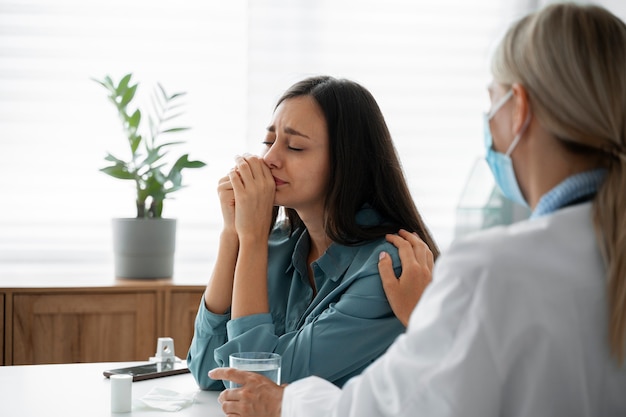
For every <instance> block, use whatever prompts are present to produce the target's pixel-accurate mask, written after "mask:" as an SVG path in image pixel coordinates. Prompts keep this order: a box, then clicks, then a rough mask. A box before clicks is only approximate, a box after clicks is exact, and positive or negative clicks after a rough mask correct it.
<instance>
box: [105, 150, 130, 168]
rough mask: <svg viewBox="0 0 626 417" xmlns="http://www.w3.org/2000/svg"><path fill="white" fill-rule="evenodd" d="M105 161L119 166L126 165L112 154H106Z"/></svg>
mask: <svg viewBox="0 0 626 417" xmlns="http://www.w3.org/2000/svg"><path fill="white" fill-rule="evenodd" d="M104 160H105V161H109V162H115V163H116V164H119V165H127V162H124V161H122V160H121V159H118V158H116V157H115V156H113V155H112V154H110V153H108V152H107V156H106V157H105V158H104Z"/></svg>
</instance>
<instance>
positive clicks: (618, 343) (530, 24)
mask: <svg viewBox="0 0 626 417" xmlns="http://www.w3.org/2000/svg"><path fill="white" fill-rule="evenodd" d="M491 69H492V73H493V76H494V79H495V80H496V81H497V82H499V83H502V84H513V83H519V84H521V85H522V86H524V88H525V89H526V91H527V93H528V98H529V101H530V106H531V108H532V109H533V110H532V111H533V115H534V117H536V118H537V120H538V121H539V122H540V123H541V125H542V126H543V127H544V128H545V129H547V130H548V131H549V132H551V133H552V134H553V135H554V137H556V138H557V139H558V140H560V141H561V142H562V143H563V144H564V145H565V149H568V150H571V151H573V152H577V153H578V154H583V155H585V156H589V158H596V159H598V157H599V156H600V159H599V160H601V161H602V162H601V164H602V165H603V166H606V168H607V169H608V173H607V176H606V179H605V181H604V183H603V184H602V186H601V187H600V190H599V191H598V194H597V195H596V197H595V198H594V201H593V222H594V226H595V230H596V236H597V239H598V242H599V246H600V248H601V251H602V254H603V256H604V258H605V261H606V265H607V296H608V304H609V306H608V307H609V343H610V347H611V353H612V354H613V356H614V357H615V358H616V359H617V360H618V362H619V363H622V362H623V361H624V359H625V356H626V154H625V152H626V25H625V24H624V23H623V22H622V21H621V20H620V19H618V18H617V17H615V16H614V15H613V14H611V13H610V12H609V11H607V10H606V9H604V8H602V7H599V6H593V5H578V4H574V3H564V4H553V5H550V6H547V7H545V8H544V9H542V10H540V11H538V12H536V13H534V14H531V15H528V16H526V17H524V18H523V19H521V20H520V21H519V22H517V23H516V24H515V25H513V26H512V27H511V28H510V29H509V31H508V32H507V34H506V35H505V37H504V38H503V40H502V41H501V43H500V44H499V46H498V48H497V49H496V51H495V53H494V57H493V61H492V68H491Z"/></svg>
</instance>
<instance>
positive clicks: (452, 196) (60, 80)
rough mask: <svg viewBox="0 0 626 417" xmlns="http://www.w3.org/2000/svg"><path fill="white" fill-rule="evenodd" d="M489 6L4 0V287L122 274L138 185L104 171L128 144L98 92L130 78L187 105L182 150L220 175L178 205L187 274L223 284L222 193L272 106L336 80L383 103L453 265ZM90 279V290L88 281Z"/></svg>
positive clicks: (0, 121)
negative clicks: (119, 261) (293, 90)
mask: <svg viewBox="0 0 626 417" xmlns="http://www.w3.org/2000/svg"><path fill="white" fill-rule="evenodd" d="M502 13H503V11H502V8H501V6H500V4H499V2H493V1H491V0H476V1H473V2H466V1H463V0H441V1H436V2H435V1H432V2H414V1H410V0H389V1H385V2H381V1H374V0H360V1H356V0H342V1H331V0H318V1H315V2H310V1H304V0H296V1H282V0H281V1H279V0H250V1H243V0H234V1H228V2H202V1H195V0H194V1H192V0H189V1H185V2H174V1H168V0H157V1H147V0H134V1H122V0H107V1H106V2H105V1H102V0H93V1H90V2H80V1H78V0H53V1H50V0H45V1H44V0H20V1H17V0H0V146H1V151H0V189H1V190H2V193H1V194H0V201H2V203H1V204H0V263H1V264H2V265H1V266H0V270H2V271H3V272H2V273H11V274H18V275H19V274H28V272H29V271H30V270H32V269H41V268H49V267H52V266H54V265H59V264H60V265H68V264H72V265H78V266H79V267H78V270H80V265H84V268H85V269H88V270H89V272H90V273H92V274H93V273H94V265H95V266H96V267H97V268H98V269H99V270H102V273H103V274H111V273H112V270H113V266H112V253H111V237H110V233H111V232H110V219H111V218H112V217H132V216H133V215H134V200H133V189H132V185H131V183H124V182H121V181H119V180H114V179H112V178H110V177H108V176H106V175H104V174H102V173H100V172H99V171H98V169H99V168H100V167H102V166H104V165H105V164H104V160H103V158H104V156H105V153H106V152H107V151H112V152H119V153H123V151H124V149H125V148H124V146H125V142H124V141H125V139H124V137H123V135H122V133H121V131H120V129H119V121H118V120H117V116H116V114H115V110H114V109H113V108H112V106H111V105H110V104H109V103H108V102H107V100H106V97H105V92H104V91H103V90H102V88H101V87H100V86H98V85H97V84H96V83H94V82H93V81H91V80H90V78H91V77H96V78H101V77H102V76H104V75H105V74H111V75H112V76H114V77H115V78H116V79H119V77H121V76H122V75H123V74H124V73H126V72H133V73H134V74H135V78H136V80H137V81H139V82H140V83H141V85H140V89H145V92H146V93H147V92H148V90H149V88H150V87H151V85H153V84H154V83H155V82H157V81H159V82H161V83H162V84H163V85H164V86H165V87H166V89H168V90H169V91H187V92H188V100H187V108H186V110H187V113H186V115H185V123H186V124H188V125H190V126H191V127H192V130H191V131H189V132H188V133H186V134H185V136H184V137H181V139H183V140H186V142H187V143H186V144H185V145H183V146H181V147H179V150H180V151H184V152H190V154H191V156H192V157H193V158H196V159H202V160H204V161H206V162H207V163H208V167H206V168H204V169H201V170H197V171H187V173H186V174H185V176H184V182H185V183H186V184H188V185H189V187H188V188H186V189H185V190H183V191H181V192H180V193H178V195H176V196H175V198H176V199H175V200H168V201H166V206H165V211H164V215H165V216H167V217H175V218H178V219H179V233H178V241H177V259H176V272H175V274H176V275H180V274H181V272H180V271H181V269H184V270H185V271H187V270H193V271H194V272H192V273H198V274H203V275H206V276H207V277H208V276H209V274H210V265H211V262H212V260H213V259H214V257H215V254H216V243H217V236H218V234H219V230H220V227H221V214H220V211H219V202H218V200H217V194H216V186H217V180H218V179H219V178H220V177H221V176H223V175H225V173H226V172H227V171H228V169H229V168H230V166H231V165H232V163H233V156H234V155H236V154H241V153H242V152H246V151H248V152H257V151H258V150H259V149H260V142H261V140H262V138H263V137H264V132H265V127H266V126H267V123H268V122H269V121H270V118H271V112H272V109H273V107H274V104H275V101H276V99H277V98H278V97H279V96H280V94H281V93H282V92H283V91H284V90H285V89H286V88H287V87H289V86H290V85H291V84H292V83H293V82H295V81H298V80H299V79H301V78H304V77H306V76H309V75H314V74H330V75H333V76H336V77H346V78H350V79H352V80H355V81H357V82H360V83H361V84H363V85H364V86H365V87H367V88H368V89H369V90H370V91H371V92H372V94H373V95H374V97H376V99H377V101H378V103H379V105H380V107H381V109H382V111H383V114H384V115H385V117H386V120H387V123H388V125H389V127H390V130H391V132H392V135H393V138H394V141H395V144H396V147H397V149H398V151H399V154H400V156H401V159H402V162H403V166H404V169H405V172H406V175H407V178H408V181H409V184H410V187H411V191H412V193H413V195H414V198H415V200H416V202H417V205H418V208H419V209H420V211H421V212H422V215H423V216H424V220H425V221H426V222H427V224H428V225H429V227H430V229H431V231H432V232H433V233H434V235H435V238H436V239H437V241H438V242H439V244H440V246H441V247H442V248H443V249H444V250H445V248H446V247H447V246H448V245H449V243H450V242H451V241H452V239H453V233H454V222H455V207H456V204H457V201H458V199H459V197H460V195H461V190H462V188H463V185H464V183H465V179H466V177H467V175H468V173H469V171H470V169H471V167H472V165H473V163H474V160H475V158H477V157H480V156H481V155H482V154H483V153H484V151H483V150H482V111H483V110H485V109H486V107H487V106H488V100H487V94H486V91H485V86H486V83H487V82H488V81H489V72H488V51H489V48H490V46H491V44H492V43H493V41H494V39H495V37H496V35H497V34H498V32H499V31H501V30H502V29H503V27H505V23H506V22H504V21H503V18H502ZM80 273H83V272H82V271H81V272H80Z"/></svg>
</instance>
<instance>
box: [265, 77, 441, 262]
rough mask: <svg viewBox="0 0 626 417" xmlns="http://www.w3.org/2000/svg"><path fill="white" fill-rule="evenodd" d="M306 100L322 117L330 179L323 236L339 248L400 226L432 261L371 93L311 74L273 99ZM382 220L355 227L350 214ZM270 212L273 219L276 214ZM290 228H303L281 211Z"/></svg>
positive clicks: (352, 84) (293, 213)
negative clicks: (370, 213) (372, 214)
mask: <svg viewBox="0 0 626 417" xmlns="http://www.w3.org/2000/svg"><path fill="white" fill-rule="evenodd" d="M299 96H310V97H312V98H313V99H314V100H315V101H316V102H317V104H318V105H319V107H320V109H321V110H322V112H323V114H324V117H325V119H326V125H327V128H328V140H329V154H330V175H329V184H328V195H327V196H326V207H325V228H326V234H327V235H328V237H329V238H330V239H331V240H332V241H334V242H337V243H340V244H343V245H358V244H360V243H364V242H366V241H370V240H373V239H378V238H380V237H383V236H384V235H385V234H387V233H397V232H398V230H399V229H400V228H403V229H406V230H408V231H411V232H416V233H417V234H418V235H419V237H420V238H421V239H422V240H423V241H424V242H426V244H427V245H428V247H429V248H430V250H431V251H432V252H433V255H434V256H435V258H436V257H437V256H438V255H439V250H438V248H437V245H436V244H435V241H434V239H433V238H432V236H431V235H430V233H429V231H428V229H427V228H426V226H425V225H424V222H423V221H422V218H421V216H420V214H419V212H418V211H417V207H416V206H415V203H414V202H413V199H412V197H411V194H410V192H409V188H408V186H407V183H406V179H405V177H404V173H403V171H402V167H401V164H400V160H399V158H398V154H397V152H396V149H395V147H394V145H393V142H392V140H391V134H390V133H389V129H388V128H387V124H386V123H385V119H384V117H383V115H382V113H381V111H380V108H379V107H378V104H377V103H376V100H375V99H374V97H373V96H372V94H371V93H370V92H369V91H368V90H367V89H365V88H364V87H363V86H361V85H359V84H357V83H355V82H353V81H350V80H345V79H336V78H333V77H329V76H317V77H311V78H307V79H305V80H302V81H300V82H298V83H296V84H294V85H293V86H291V88H289V89H288V90H287V91H286V92H285V93H284V94H283V95H282V97H281V98H280V99H279V100H278V103H277V104H276V107H278V106H279V105H280V104H281V103H282V102H283V101H285V100H289V99H291V98H294V97H299ZM366 204H368V205H369V206H371V207H372V208H374V209H375V210H376V211H377V212H378V213H379V214H380V215H381V216H382V217H383V219H384V222H383V223H382V224H379V225H374V226H366V225H360V224H358V223H357V221H356V213H357V211H358V210H359V209H361V208H362V207H363V206H364V205H366ZM278 210H279V208H278V207H275V208H274V219H273V221H272V224H274V223H275V222H276V218H277V216H278ZM285 215H286V217H287V219H288V221H289V224H290V226H291V228H292V230H295V229H296V228H298V227H301V226H303V222H302V220H301V219H300V216H298V213H297V212H296V211H295V210H294V209H290V208H285Z"/></svg>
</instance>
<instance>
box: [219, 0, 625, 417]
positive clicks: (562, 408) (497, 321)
mask: <svg viewBox="0 0 626 417" xmlns="http://www.w3.org/2000/svg"><path fill="white" fill-rule="evenodd" d="M492 73H493V83H492V84H491V85H490V87H489V94H490V97H491V101H492V108H491V110H490V112H489V113H488V114H486V115H485V145H486V152H487V161H488V163H489V165H490V167H491V169H492V172H493V174H494V177H495V179H496V182H497V183H498V185H499V186H500V188H501V189H502V191H503V192H504V194H506V195H507V196H508V197H510V198H511V199H513V200H516V201H518V202H521V203H525V204H528V205H529V206H530V207H531V208H532V209H533V214H532V217H531V219H529V220H528V221H525V222H522V223H517V224H515V225H512V226H509V227H502V228H494V229H490V230H488V231H486V232H483V233H481V234H478V235H475V236H473V237H470V238H466V239H463V240H460V241H458V242H456V243H455V244H453V245H452V246H451V247H450V248H449V249H448V251H447V252H446V253H444V254H443V255H442V256H441V257H440V258H439V260H438V261H437V264H436V266H435V268H434V271H433V281H432V283H431V284H430V285H428V287H427V288H426V290H425V292H424V293H423V296H422V297H421V300H420V301H419V303H418V304H417V307H416V308H415V309H414V310H412V308H413V307H414V306H415V304H416V303H417V301H418V299H419V296H420V294H421V289H422V288H423V287H424V286H425V285H426V283H427V282H428V280H429V277H430V272H429V268H430V266H431V262H432V258H431V257H429V254H428V251H427V249H425V246H424V244H423V243H421V242H420V241H419V240H418V239H417V238H415V237H414V236H411V235H409V234H407V233H404V232H402V233H400V235H399V236H395V237H390V239H392V241H393V242H395V243H396V244H397V246H398V247H399V248H400V255H401V258H402V262H403V274H402V275H401V276H400V277H399V279H396V277H395V276H393V272H392V270H391V266H390V261H389V257H388V256H386V255H385V254H382V255H381V260H380V264H379V268H380V270H381V275H382V278H383V284H384V286H385V289H386V292H387V294H388V297H389V300H390V302H391V305H392V307H393V308H394V312H395V313H396V315H398V317H399V318H400V319H401V320H403V321H404V322H407V321H408V328H407V331H406V333H405V334H403V335H402V336H400V337H399V338H398V339H397V340H396V342H395V343H394V344H393V345H392V346H391V347H390V348H389V349H388V351H387V352H386V354H385V355H383V356H382V357H381V358H380V359H379V360H377V361H376V362H374V363H373V364H372V365H371V366H370V367H369V368H367V369H366V370H365V371H364V372H363V373H362V374H361V375H360V376H358V377H355V378H353V379H352V380H350V381H349V382H348V383H347V384H346V385H345V386H344V387H343V389H339V388H337V387H336V386H334V385H333V384H331V383H329V382H327V381H325V380H323V379H320V378H316V377H309V378H305V379H302V380H300V381H296V382H295V383H292V384H290V385H287V386H277V385H276V384H273V383H271V381H269V380H267V379H265V378H263V377H261V376H259V375H256V374H253V373H249V372H242V371H236V370H233V369H227V368H222V369H216V370H214V371H212V372H211V373H210V376H211V377H213V378H219V379H228V380H233V381H236V382H238V383H240V384H243V386H242V387H241V388H237V389H231V390H226V391H224V392H222V394H221V395H220V401H221V402H222V408H223V410H224V412H225V413H226V414H227V415H238V416H279V415H282V416H341V417H346V416H355V417H357V416H358V417H367V416H407V417H408V416H421V415H423V416H429V417H433V416H476V417H490V416H590V417H591V416H594V417H599V416H626V365H625V358H626V346H625V344H626V343H625V337H626V25H624V23H623V22H622V21H620V20H619V19H618V18H616V17H615V16H613V15H612V14H611V13H609V12H608V11H606V10H605V9H602V8H598V7H594V6H582V5H576V4H573V3H568V4H560V5H551V6H548V7H547V8H544V9H542V10H541V11H539V12H537V13H535V14H531V15H529V16H527V17H525V18H523V19H522V20H520V21H519V22H517V23H516V24H514V25H513V26H512V27H511V28H510V29H509V31H508V32H507V34H506V35H505V37H504V38H503V40H502V41H501V43H500V45H499V47H498V49H497V50H496V52H495V54H494V57H493V62H492ZM406 288H410V289H412V290H410V291H407V290H406ZM411 310H412V311H413V312H412V314H411V315H410V320H409V316H408V313H407V312H408V311H411Z"/></svg>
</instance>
